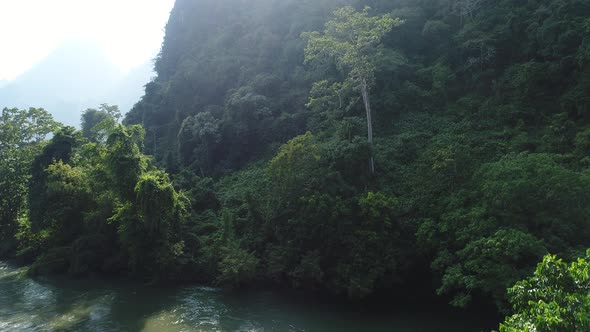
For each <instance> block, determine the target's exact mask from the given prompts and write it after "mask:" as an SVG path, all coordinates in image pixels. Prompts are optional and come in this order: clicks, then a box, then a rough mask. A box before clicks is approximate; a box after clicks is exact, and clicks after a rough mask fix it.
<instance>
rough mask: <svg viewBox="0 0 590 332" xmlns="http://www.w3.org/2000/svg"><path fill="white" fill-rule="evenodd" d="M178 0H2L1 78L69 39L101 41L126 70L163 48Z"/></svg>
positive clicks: (106, 50)
mask: <svg viewBox="0 0 590 332" xmlns="http://www.w3.org/2000/svg"><path fill="white" fill-rule="evenodd" d="M173 5H174V0H0V80H5V79H13V78H15V77H16V76H18V75H19V74H21V73H22V72H24V71H26V70H27V69H29V68H30V67H31V66H32V65H34V64H35V63H37V62H38V61H40V60H41V59H43V58H44V57H45V56H47V55H48V54H49V53H51V51H52V50H54V49H55V48H56V47H58V46H59V45H60V44H61V43H63V42H64V41H67V40H84V41H90V42H93V43H96V44H97V45H98V46H99V47H101V48H102V49H103V50H104V52H105V54H106V55H107V56H108V58H109V59H110V60H111V61H112V62H113V63H114V64H116V65H118V66H119V67H121V68H122V69H123V70H129V69H131V68H132V67H135V66H137V65H140V64H143V63H145V62H146V61H148V60H150V59H151V58H153V56H154V55H155V54H156V53H157V52H158V50H159V49H160V46H161V43H162V38H163V36H164V32H163V30H164V27H165V25H166V22H167V20H168V15H169V14H170V10H171V9H172V6H173Z"/></svg>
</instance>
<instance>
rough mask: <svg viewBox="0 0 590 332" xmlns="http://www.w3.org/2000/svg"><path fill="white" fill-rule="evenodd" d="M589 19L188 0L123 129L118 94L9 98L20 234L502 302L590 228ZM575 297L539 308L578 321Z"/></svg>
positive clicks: (91, 250) (218, 276)
mask: <svg viewBox="0 0 590 332" xmlns="http://www.w3.org/2000/svg"><path fill="white" fill-rule="evenodd" d="M366 6H371V8H372V9H368V8H366V9H364V10H363V8H365V7H366ZM589 15H590V7H589V6H588V3H587V1H586V0H571V1H565V0H556V1H548V0H539V1H510V0H499V1H479V0H460V1H459V0H457V1H406V0H323V1H311V0H283V1H274V0H251V1H248V2H239V1H238V2H236V1H233V2H232V1H216V0H201V1H192V0H177V1H176V4H175V8H174V10H173V11H172V14H171V17H170V21H169V23H168V26H167V28H166V37H165V40H164V43H163V47H162V51H161V53H160V54H159V55H158V57H157V59H156V61H155V69H156V71H157V74H158V75H157V77H156V78H155V79H154V80H153V81H152V82H150V83H148V84H147V85H146V94H145V96H144V97H143V98H142V100H141V101H139V102H138V103H137V104H136V106H135V107H134V109H133V110H132V111H131V112H129V114H127V116H126V117H125V119H124V120H123V122H124V123H125V125H120V124H119V123H118V116H119V115H118V112H117V109H116V108H115V107H113V106H108V105H102V106H101V107H100V108H99V109H97V110H88V111H86V112H85V113H84V115H83V119H82V120H83V124H82V133H80V132H77V131H76V130H75V129H73V128H62V129H61V130H59V131H58V130H57V125H56V124H55V123H53V122H52V121H50V119H49V118H48V116H47V114H46V112H43V111H41V110H29V111H19V110H4V111H3V113H2V122H0V129H1V130H0V147H1V149H0V156H1V157H2V158H0V184H1V185H2V186H0V193H1V195H0V218H1V224H0V226H2V228H0V235H2V237H3V238H2V239H1V240H2V242H0V243H1V244H0V246H3V248H2V250H7V249H10V250H9V251H12V252H14V251H15V248H17V246H16V243H17V242H18V250H17V252H16V253H17V254H18V255H19V258H21V260H23V261H28V262H30V261H34V260H35V259H38V260H39V265H40V266H41V265H43V264H44V262H48V263H52V262H55V263H58V264H56V265H55V270H56V271H58V270H59V271H62V270H64V269H65V270H68V271H69V272H70V273H74V274H80V275H83V274H91V273H117V274H125V273H127V274H132V275H134V276H136V277H145V278H158V279H175V280H179V279H180V280H194V281H199V282H208V283H215V282H216V283H218V284H221V285H226V286H229V287H240V286H246V285H247V284H248V283H250V282H253V281H260V282H266V283H276V284H279V285H291V286H293V287H301V288H305V289H316V290H327V291H329V292H332V293H336V294H346V295H348V296H350V297H354V298H361V297H368V296H371V295H373V294H376V293H386V294H388V295H389V294H391V295H392V296H397V297H398V298H399V299H400V301H403V299H404V296H407V294H410V293H411V294H412V296H413V297H414V296H416V297H417V296H420V295H427V294H431V293H433V292H435V293H438V294H440V295H441V296H444V297H445V298H448V299H450V301H451V302H452V304H454V305H456V306H461V307H464V306H469V305H471V304H472V303H480V302H482V301H483V302H493V303H495V304H496V305H497V306H498V308H499V309H501V310H502V309H506V305H507V297H506V294H505V289H506V287H508V286H510V285H513V284H514V283H515V282H516V281H517V280H521V279H523V278H524V277H525V276H527V275H530V273H531V272H532V271H533V270H534V266H533V264H532V262H536V261H538V260H539V259H540V258H541V257H542V256H543V255H545V254H546V253H547V252H553V253H556V254H558V255H560V257H564V259H572V258H573V257H575V256H576V255H578V254H579V253H580V252H581V250H582V249H585V248H587V238H588V236H590V224H589V223H588V216H589V215H590V210H589V209H590V208H589V207H590V201H589V200H590V192H589V190H590V189H589V188H590V182H589V181H590V171H589V166H590V157H589V156H588V154H589V153H590V117H589V116H588V114H590V113H589V112H588V110H589V107H590V98H589V97H588V91H590V67H589V64H590V63H589V61H588V60H589V56H588V45H589V43H590V40H589V38H588V31H589V26H590V25H589V24H590V23H589V21H588V16H589ZM393 17H398V18H399V19H394V18H393ZM402 21H403V22H404V24H400V23H401V22H402ZM394 27H395V32H394V33H393V32H391V31H393V28H394ZM304 31H317V32H311V33H303V32H304ZM302 33H303V35H302ZM302 37H303V38H302ZM314 82H315V83H314ZM359 92H360V94H359ZM369 97H370V98H369ZM369 99H370V101H369ZM361 100H362V101H363V103H359V101H361ZM371 107H373V108H374V109H378V110H379V112H376V113H375V114H373V112H372V111H371ZM373 116H374V121H372V120H371V119H372V117H373ZM365 117H367V120H365ZM140 124H141V126H140ZM20 128H25V129H24V130H22V131H21V130H20ZM373 131H374V132H375V137H376V139H375V140H374V141H373V140H372V137H373V135H372V132H373ZM48 133H53V137H52V139H51V140H50V141H48V142H45V141H44V138H45V136H46V135H47V134H48ZM367 136H368V137H369V140H367V139H366V138H365V137H367ZM148 155H150V156H148ZM371 159H374V161H375V164H376V166H377V174H378V175H379V176H378V177H376V176H372V169H370V168H367V165H366V163H367V160H371ZM158 167H159V168H158ZM162 168H165V169H166V171H167V173H166V172H164V171H163V170H162ZM24 197H28V200H24ZM5 226H7V227H5ZM17 226H18V229H17ZM14 234H16V238H15V239H14ZM5 238H8V239H9V240H11V241H4V240H5ZM42 256H43V258H41V257H42ZM552 264H553V263H552ZM558 265H559V264H558ZM560 269H561V268H560ZM51 270H53V267H52V266H49V265H47V266H46V268H41V269H39V271H51ZM561 271H565V270H563V269H562V270H561ZM543 273H545V272H543ZM564 273H565V272H564ZM564 275H565V274H564ZM534 286H535V287H537V285H534ZM527 287H528V286H527ZM539 287H540V286H539ZM539 287H537V288H535V289H540V288H539ZM560 287H561V286H560ZM564 287H565V286H564ZM551 289H555V287H553V286H551ZM437 290H438V291H437ZM547 292H549V287H548V288H547ZM570 293H575V291H574V290H571V289H570V290H567V294H566V293H564V292H561V293H559V294H561V295H564V297H563V298H559V296H561V295H559V294H558V295H556V296H555V298H551V301H549V298H547V301H546V302H545V303H548V304H547V305H546V306H544V307H543V308H540V309H539V308H537V309H535V310H536V311H535V314H534V315H535V317H533V316H530V317H529V316H526V317H525V318H523V319H526V321H524V320H523V322H524V323H522V324H525V325H526V324H537V323H538V322H537V320H539V322H541V320H542V319H543V317H545V316H546V317H547V319H548V320H550V322H549V321H547V322H545V323H542V324H541V323H540V325H539V326H541V325H542V326H545V327H539V326H536V327H535V328H536V329H537V330H539V329H542V328H551V329H554V330H555V329H557V330H560V329H565V330H567V329H570V328H572V329H578V327H579V326H575V327H572V326H574V325H567V324H570V323H566V321H567V322H571V316H567V315H570V313H572V312H578V311H579V312H581V313H583V312H584V311H583V309H581V308H579V307H573V304H572V306H571V310H570V309H563V308H566V307H568V306H570V304H568V303H567V301H569V300H568V299H574V298H570V297H569V295H568V294H570ZM514 294H515V293H514ZM523 294H524V293H523ZM531 294H536V293H535V292H533V293H531ZM531 294H529V295H531ZM515 296H516V295H515ZM518 296H521V295H518ZM523 296H524V295H523ZM575 299H577V297H576V298H575ZM543 301H545V299H543ZM572 301H573V300H572ZM553 302H555V303H556V304H551V303H553ZM518 303H519V304H518V306H519V307H518V310H521V309H523V310H524V311H527V312H528V311H529V310H528V309H526V310H525V309H524V306H526V305H529V304H526V303H524V302H522V303H521V302H518ZM536 303H537V304H539V303H540V302H536ZM530 305H531V306H532V305H533V304H530ZM562 306H563V307H562ZM568 308H569V307H568ZM539 310H544V311H546V312H547V313H548V314H547V315H544V316H543V315H542V316H540V317H541V318H539V317H537V316H538V313H539V312H541V311H539ZM531 315H533V314H531ZM566 316H567V317H566ZM521 317H524V316H521ZM531 317H533V318H534V319H533V318H531ZM555 317H557V318H555ZM529 318H530V319H529ZM519 319H520V318H519ZM531 322H532V323H531ZM582 323H583V321H582V320H578V321H576V322H575V324H582ZM507 324H508V323H507ZM514 324H520V323H518V322H516V321H515V322H514ZM543 324H544V325H543ZM560 324H561V325H560ZM564 324H565V325H564ZM584 324H585V323H584ZM507 326H509V325H507ZM510 326H512V325H510ZM523 326H524V325H523ZM523 326H520V327H515V328H524V327H523ZM531 326H532V325H531ZM580 326H582V327H579V329H582V330H583V329H586V328H587V327H586V326H585V325H580ZM531 329H532V327H531Z"/></svg>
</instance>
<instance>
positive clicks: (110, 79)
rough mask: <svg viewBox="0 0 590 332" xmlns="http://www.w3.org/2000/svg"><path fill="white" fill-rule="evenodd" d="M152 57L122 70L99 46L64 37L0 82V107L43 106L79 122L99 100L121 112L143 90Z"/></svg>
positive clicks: (65, 120)
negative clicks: (35, 60) (41, 56)
mask: <svg viewBox="0 0 590 332" xmlns="http://www.w3.org/2000/svg"><path fill="white" fill-rule="evenodd" d="M151 67H152V65H151V63H146V64H144V65H142V66H140V67H137V68H135V69H133V70H131V71H130V72H129V73H124V72H123V71H122V70H121V69H119V68H118V67H117V66H115V65H114V64H113V63H111V62H110V61H109V60H108V59H107V57H106V56H105V55H104V54H103V52H102V50H101V49H100V48H99V47H98V46H96V45H94V44H92V43H88V42H81V41H69V42H66V43H64V44H62V45H61V46H59V47H58V48H57V49H56V50H55V51H53V52H52V53H51V54H50V55H48V56H47V57H46V58H45V59H43V60H42V61H41V62H39V63H38V64H36V65H35V66H33V67H32V68H31V69H29V70H28V71H26V72H25V73H23V74H22V75H20V76H18V77H17V78H16V79H14V80H12V81H9V82H4V83H2V82H0V108H4V107H18V108H28V107H43V108H45V109H47V110H48V111H50V112H51V113H52V114H53V115H54V117H55V119H56V120H57V121H60V122H62V123H64V124H67V125H72V126H78V125H79V122H80V115H81V112H82V111H83V110H85V109H86V108H89V107H96V106H98V105H99V104H101V103H108V104H116V105H119V107H120V108H121V111H122V112H123V113H126V112H127V111H128V110H129V109H131V107H133V105H134V104H135V102H136V101H138V100H139V98H140V97H141V96H142V95H143V86H144V85H145V84H146V83H148V81H149V80H150V77H151V75H152V68H151Z"/></svg>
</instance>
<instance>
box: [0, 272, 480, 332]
mask: <svg viewBox="0 0 590 332" xmlns="http://www.w3.org/2000/svg"><path fill="white" fill-rule="evenodd" d="M369 312H370V311H369ZM482 330H489V321H488V322H487V323H486V322H484V321H482V320H480V319H476V318H474V317H469V316H468V315H459V314H448V313H439V314H433V313H428V314H424V313H422V314H420V313H418V312H416V310H407V311H406V310H404V311H403V312H400V311H396V313H394V314H391V313H390V314H384V313H378V314H377V313H368V312H367V310H359V308H353V307H351V306H347V305H342V304H340V305H338V304H334V303H325V302H321V301H316V300H310V299H308V298H306V297H305V296H287V295H285V294H278V293H275V292H270V291H252V292H247V293H240V294H230V293H227V292H224V291H221V290H218V289H215V288H209V287H198V286H179V287H166V288H162V287H156V286H146V285H140V284H133V283H126V282H120V281H119V282H114V281H97V280H71V279H67V278H43V279H31V278H28V277H26V276H25V275H24V273H23V270H22V269H19V268H15V267H13V266H11V265H9V264H6V263H1V262H0V331H2V332H4V331H11V332H12V331H82V332H86V331H88V332H95V331H96V332H98V331H100V332H106V331H143V332H180V331H186V332H192V331H244V332H246V331H269V332H270V331H277V332H282V331H289V332H290V331H293V332H295V331H321V332H330V331H339V332H340V331H351V332H352V331H362V332H381V331H383V332H385V331H388V332H389V331H392V332H406V331H407V332H409V331H420V332H429V331H432V332H434V331H436V332H441V331H453V332H459V331H482Z"/></svg>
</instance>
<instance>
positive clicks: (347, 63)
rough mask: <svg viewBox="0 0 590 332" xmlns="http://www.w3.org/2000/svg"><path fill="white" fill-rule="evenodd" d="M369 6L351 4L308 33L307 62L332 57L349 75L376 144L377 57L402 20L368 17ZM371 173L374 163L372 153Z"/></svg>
mask: <svg viewBox="0 0 590 332" xmlns="http://www.w3.org/2000/svg"><path fill="white" fill-rule="evenodd" d="M369 10H370V8H369V7H365V9H364V10H363V11H362V12H357V11H356V10H355V9H354V8H352V7H349V6H347V7H343V8H340V9H338V10H336V11H335V12H334V19H332V20H331V21H329V22H327V23H326V25H325V30H324V32H323V33H320V32H317V31H314V32H305V33H303V34H302V37H303V38H304V39H307V47H306V48H305V62H306V63H308V62H312V61H318V60H325V59H332V60H333V61H334V63H335V64H336V66H337V67H338V69H339V70H340V71H341V72H343V73H346V74H347V80H350V82H351V83H352V85H353V87H354V88H356V89H358V91H360V93H361V96H362V98H363V104H364V108H365V111H366V114H367V131H368V139H369V144H370V145H371V147H372V146H373V121H372V111H371V101H370V91H371V87H372V86H373V85H374V83H375V72H376V70H377V65H376V58H377V55H378V52H379V49H380V48H381V46H382V43H381V40H382V39H383V37H384V36H385V34H387V33H388V32H390V31H391V30H392V29H393V27H395V26H398V25H400V24H402V23H403V21H402V20H400V19H397V18H392V17H391V16H389V15H383V16H369ZM369 167H370V171H371V174H373V173H375V163H374V161H373V156H372V154H371V157H370V160H369Z"/></svg>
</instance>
